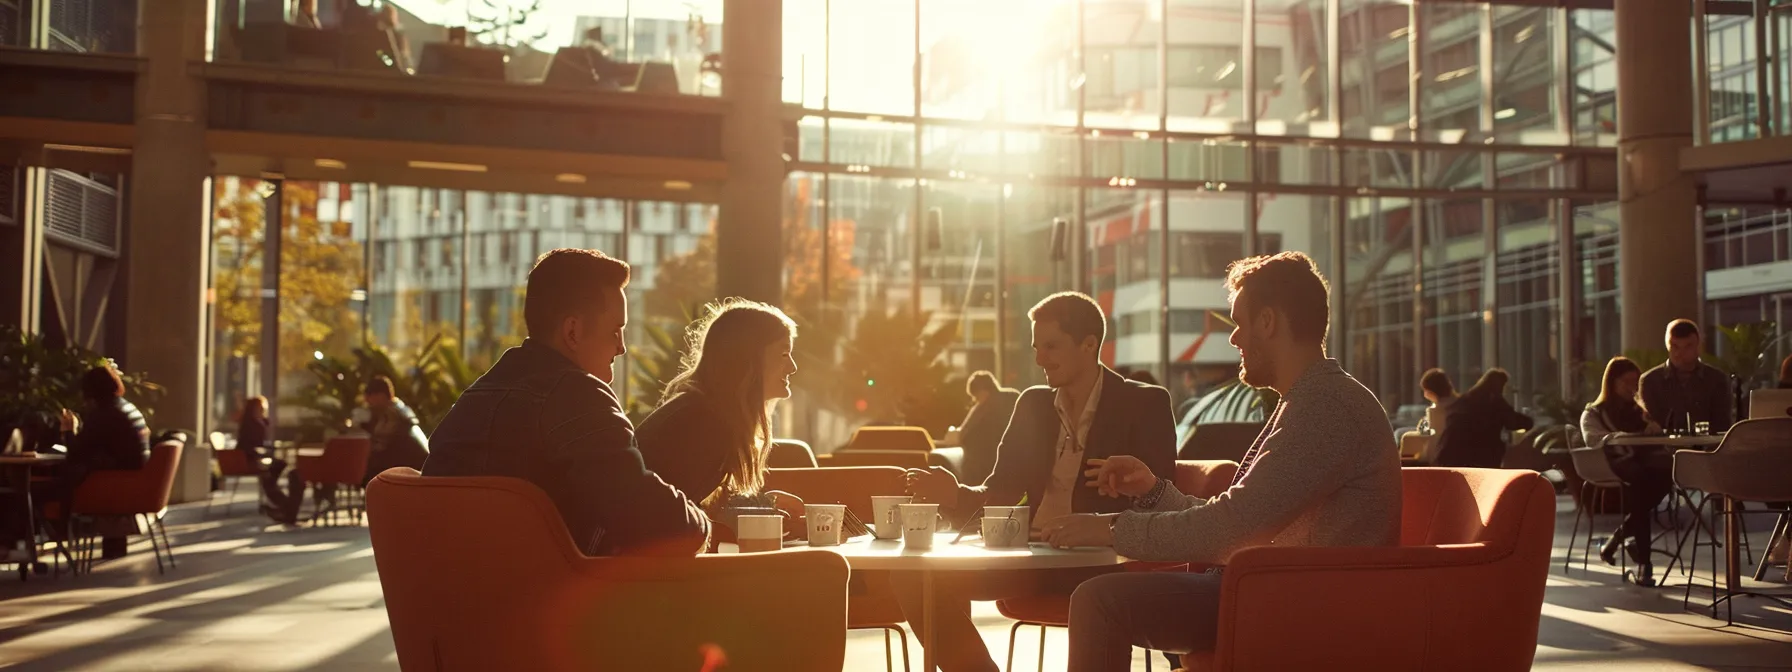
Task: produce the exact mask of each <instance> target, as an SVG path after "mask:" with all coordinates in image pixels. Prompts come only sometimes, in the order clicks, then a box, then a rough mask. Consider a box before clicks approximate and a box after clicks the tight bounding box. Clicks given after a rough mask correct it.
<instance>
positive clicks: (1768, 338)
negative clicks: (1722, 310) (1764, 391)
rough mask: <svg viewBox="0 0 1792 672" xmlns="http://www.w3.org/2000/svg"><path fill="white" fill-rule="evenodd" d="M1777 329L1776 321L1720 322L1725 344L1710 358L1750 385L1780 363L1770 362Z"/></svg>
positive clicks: (1719, 327)
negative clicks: (1726, 323) (1769, 356)
mask: <svg viewBox="0 0 1792 672" xmlns="http://www.w3.org/2000/svg"><path fill="white" fill-rule="evenodd" d="M1774 330H1775V325H1774V323H1772V322H1745V323H1741V324H1733V325H1727V326H1726V325H1718V327H1717V332H1718V335H1719V336H1720V337H1721V338H1722V341H1721V342H1722V343H1723V346H1724V347H1723V348H1721V349H1720V350H1719V351H1718V352H1717V354H1715V355H1711V356H1708V357H1707V358H1706V361H1707V362H1708V363H1710V364H1711V365H1712V366H1715V367H1717V368H1718V370H1720V371H1723V372H1724V373H1728V374H1730V375H1731V376H1732V377H1734V378H1735V379H1736V380H1737V381H1739V382H1741V383H1742V384H1743V385H1744V386H1747V385H1748V384H1749V383H1750V382H1752V381H1753V380H1754V379H1755V378H1757V377H1759V376H1761V375H1763V374H1766V373H1768V372H1769V371H1771V369H1772V364H1777V362H1769V361H1768V357H1767V354H1768V353H1769V352H1771V351H1772V345H1773V343H1774ZM1773 373H1774V374H1777V373H1778V372H1777V371H1774V372H1773Z"/></svg>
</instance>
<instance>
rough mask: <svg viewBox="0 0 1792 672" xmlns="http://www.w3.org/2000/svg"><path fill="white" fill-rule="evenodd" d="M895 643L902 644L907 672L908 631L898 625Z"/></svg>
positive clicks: (904, 669) (904, 667)
mask: <svg viewBox="0 0 1792 672" xmlns="http://www.w3.org/2000/svg"><path fill="white" fill-rule="evenodd" d="M896 641H897V642H899V643H901V644H902V672H908V631H906V630H903V629H902V626H900V625H898V626H896ZM1009 645H1010V646H1012V645H1013V642H1012V641H1010V642H1009ZM930 672H931V671H930Z"/></svg>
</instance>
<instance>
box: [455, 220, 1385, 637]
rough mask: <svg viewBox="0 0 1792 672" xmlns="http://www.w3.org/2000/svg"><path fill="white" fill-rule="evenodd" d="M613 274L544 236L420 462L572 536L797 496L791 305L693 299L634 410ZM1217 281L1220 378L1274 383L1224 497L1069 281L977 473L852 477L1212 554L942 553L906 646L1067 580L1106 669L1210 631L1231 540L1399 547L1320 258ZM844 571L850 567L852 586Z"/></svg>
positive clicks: (1149, 544)
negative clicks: (1227, 366) (519, 482)
mask: <svg viewBox="0 0 1792 672" xmlns="http://www.w3.org/2000/svg"><path fill="white" fill-rule="evenodd" d="M628 280H629V266H628V265H627V264H626V263H624V262H621V261H618V260H616V259H613V258H611V257H608V256H606V255H604V254H603V253H601V252H597V251H594V250H581V249H558V250H553V251H550V252H548V253H546V254H544V255H542V256H541V257H540V258H539V259H538V260H537V262H536V264H535V266H534V267H533V269H532V270H531V271H530V273H529V279H528V287H527V294H526V296H525V300H524V321H525V322H526V324H527V328H528V332H529V338H528V339H527V340H526V341H525V342H524V343H523V344H522V345H521V346H518V347H516V348H512V349H511V350H509V351H507V352H505V353H504V355H503V356H502V357H501V358H500V359H499V360H498V362H497V363H496V364H495V365H494V366H493V367H492V368H491V370H490V371H489V372H487V373H486V374H485V375H484V376H483V377H481V378H480V379H479V380H478V381H477V382H475V383H474V384H473V385H472V386H471V387H470V388H468V389H467V390H466V392H465V393H463V394H462V396H461V397H460V399H459V400H458V402H457V403H456V404H455V405H454V407H453V408H452V409H451V410H450V411H449V412H448V414H447V416H446V417H445V418H444V419H443V420H442V422H441V424H440V425H439V426H438V427H437V429H436V430H435V432H434V433H433V434H432V435H431V437H430V444H431V452H430V455H429V458H428V460H427V462H426V463H425V464H424V467H423V469H422V474H423V476H424V477H425V478H430V477H465V476H504V477H514V478H519V479H523V480H526V481H528V482H531V483H533V484H535V485H537V486H539V487H540V488H541V489H542V490H543V491H544V492H545V493H546V494H547V496H548V497H549V498H550V499H551V500H552V501H553V502H554V503H555V505H556V507H557V508H558V510H559V513H560V515H561V517H562V519H563V520H564V522H565V523H566V527H567V530H568V532H569V533H570V535H571V538H572V540H573V541H574V543H575V544H576V545H577V546H578V547H579V548H580V549H581V550H582V551H583V552H584V553H586V554H589V555H641V554H646V555H653V554H666V555H680V554H683V555H688V554H696V553H703V552H706V551H711V550H714V548H715V542H717V541H719V540H725V539H726V538H727V537H729V536H730V535H731V534H732V532H731V531H730V530H728V529H726V527H725V526H724V525H723V524H722V523H720V522H712V521H727V520H730V518H729V517H728V515H727V512H728V511H729V510H730V509H740V508H756V507H767V506H769V507H775V508H777V509H779V510H782V511H786V512H788V513H789V515H791V516H793V517H794V516H800V515H802V514H801V512H802V510H803V508H804V507H803V502H802V501H801V500H800V499H798V498H797V497H795V496H793V495H791V494H788V493H784V492H776V491H766V490H765V488H764V487H763V485H764V483H765V477H766V451H767V449H768V448H769V446H770V444H771V439H772V430H771V422H770V416H771V412H772V409H773V405H774V404H775V402H776V401H778V400H779V399H783V398H786V397H788V396H790V376H791V375H792V374H794V373H795V372H796V371H797V365H796V362H795V360H794V358H793V356H792V348H793V344H794V339H795V338H796V337H797V333H796V326H795V324H794V323H793V322H792V321H791V320H790V319H789V318H788V317H786V316H785V315H784V314H783V313H782V312H780V311H779V310H778V309H777V308H774V307H772V306H769V305H765V304H762V303H756V302H751V301H745V300H740V299H731V300H727V301H722V302H720V303H717V304H714V305H711V306H709V307H708V309H707V310H706V312H705V314H704V315H703V316H702V317H701V318H699V320H698V321H697V322H696V323H695V324H694V325H692V327H691V329H690V330H689V344H688V351H687V352H686V355H685V358H684V361H683V367H682V370H681V371H680V373H679V374H678V375H677V377H676V378H675V379H674V380H673V381H672V382H671V383H670V384H669V385H668V386H667V388H666V391H665V394H664V396H663V398H662V400H661V402H660V405H659V407H658V408H657V410H655V411H654V412H653V413H652V415H650V416H649V417H647V418H646V419H645V420H644V421H642V423H641V425H640V426H639V427H638V428H637V427H634V426H633V425H632V424H631V423H630V421H629V419H628V417H627V416H626V415H625V414H624V412H623V409H622V405H621V403H620V401H619V400H618V398H617V396H616V393H615V392H614V391H613V389H612V388H611V386H610V381H611V377H612V372H611V363H612V361H613V360H614V359H615V358H616V357H619V356H622V355H623V354H625V352H626V350H625V345H624V342H623V333H624V327H625V326H626V323H627V316H628V314H629V311H628V304H627V297H626V295H625V293H624V291H623V288H624V286H625V285H626V284H627V283H628ZM1227 287H1228V289H1229V295H1230V303H1231V317H1232V319H1233V320H1234V321H1235V322H1236V323H1237V325H1238V327H1237V329H1236V330H1235V331H1234V332H1233V334H1232V336H1231V343H1232V345H1233V346H1235V347H1236V348H1238V350H1239V352H1240V355H1241V358H1242V360H1243V365H1242V369H1241V372H1240V374H1239V375H1240V376H1241V378H1242V379H1243V380H1244V382H1246V383H1248V384H1250V385H1254V386H1258V387H1268V388H1272V389H1274V390H1276V391H1277V392H1278V393H1280V395H1281V400H1282V401H1281V402H1280V404H1278V405H1277V407H1276V409H1275V411H1274V413H1273V414H1272V416H1271V418H1270V420H1269V422H1268V424H1267V426H1266V428H1265V429H1264V431H1263V433H1262V434H1261V436H1259V437H1258V439H1257V440H1256V442H1255V444H1254V445H1253V446H1252V447H1251V448H1250V450H1249V452H1248V454H1247V455H1246V456H1245V457H1244V459H1243V460H1242V464H1241V465H1240V468H1239V470H1238V472H1237V476H1236V478H1235V479H1234V481H1233V482H1232V484H1231V487H1230V488H1229V489H1228V490H1226V491H1225V492H1224V493H1223V494H1221V495H1219V496H1217V497H1214V498H1212V499H1203V498H1195V497H1190V496H1188V495H1186V494H1184V493H1181V492H1179V491H1177V489H1176V487H1175V485H1174V484H1173V483H1172V475H1173V471H1174V464H1175V463H1174V460H1175V450H1176V446H1175V421H1174V419H1173V417H1172V409H1171V402H1170V397H1169V394H1168V392H1166V391H1165V390H1164V389H1163V388H1161V387H1157V386H1153V385H1147V384H1144V383H1140V382H1136V381H1130V380H1127V379H1125V378H1123V377H1121V376H1120V375H1118V374H1116V373H1115V372H1113V371H1112V370H1110V369H1108V368H1107V367H1105V366H1103V365H1102V364H1101V362H1100V352H1101V343H1102V340H1103V339H1104V338H1105V336H1106V333H1105V325H1106V319H1105V317H1104V316H1103V314H1102V311H1101V309H1100V307H1099V306H1097V305H1096V303H1095V302H1094V301H1093V300H1091V299H1090V298H1089V297H1088V296H1086V295H1083V294H1079V293H1070V292H1066V293H1059V294H1054V295H1052V296H1050V297H1047V298H1046V299H1044V300H1043V301H1040V302H1039V303H1038V304H1037V305H1035V306H1034V307H1033V308H1032V309H1031V310H1030V311H1029V313H1028V315H1029V317H1030V318H1031V321H1032V346H1033V352H1034V363H1035V364H1036V365H1037V366H1038V367H1039V368H1040V369H1041V370H1042V371H1043V372H1044V374H1045V378H1046V380H1047V385H1045V386H1040V387H1034V388H1031V389H1028V390H1025V391H1024V392H1023V393H1022V394H1021V395H1020V398H1019V399H1018V400H1017V401H1016V403H1015V405H1014V410H1013V412H1012V415H1011V417H1010V418H1008V419H1007V423H1006V425H1007V428H1006V430H1005V431H1004V433H1003V435H1002V438H1001V442H1000V446H999V448H998V453H997V457H996V460H995V464H994V466H993V468H992V470H991V472H990V474H989V475H988V477H987V478H984V479H981V480H980V481H978V482H961V481H960V480H959V479H958V477H957V476H955V475H954V474H953V473H952V472H951V471H947V470H945V469H939V468H932V469H927V470H911V471H909V472H908V474H907V477H906V484H907V489H908V490H909V492H907V493H870V494H876V495H903V494H907V495H911V496H913V497H914V499H915V500H916V501H917V502H920V503H933V504H938V505H940V506H941V509H942V512H943V513H945V514H946V515H947V517H948V519H951V520H958V521H963V520H965V519H967V518H969V517H970V516H971V515H973V514H974V513H975V512H977V511H979V510H981V509H982V507H984V506H994V505H1027V506H1030V507H1031V508H1032V509H1033V511H1032V515H1031V517H1030V518H1031V520H1032V521H1034V522H1033V524H1032V526H1033V528H1034V534H1035V536H1036V538H1038V539H1040V540H1042V541H1043V542H1045V543H1048V544H1050V545H1052V546H1055V547H1062V548H1072V547H1112V548H1113V549H1114V550H1115V551H1116V552H1117V553H1118V554H1119V555H1121V556H1124V557H1126V558H1129V559H1134V560H1156V561H1176V562H1187V563H1200V564H1202V565H1207V566H1213V567H1217V568H1218V569H1213V570H1209V571H1205V572H1127V571H1123V569H1122V568H1121V567H1118V566H1110V567H1101V568H1082V569H1050V570H1046V569H1040V570H1017V571H1004V572H953V573H947V574H945V575H942V576H941V577H939V578H938V580H937V581H936V583H935V585H934V595H935V600H936V601H935V608H934V610H933V614H934V618H935V619H936V622H935V623H933V624H931V625H932V627H925V628H924V627H916V628H915V630H916V631H917V632H932V633H934V636H933V641H926V640H925V639H924V641H923V642H922V644H923V646H926V647H928V648H929V650H930V652H931V653H932V654H933V656H934V657H935V658H936V659H937V660H938V661H939V664H940V666H941V667H942V668H943V669H947V670H993V669H996V666H995V662H994V661H993V660H992V659H991V657H990V655H989V652H988V651H987V650H986V649H985V647H984V645H983V642H982V639H981V637H980V636H979V635H978V633H977V631H976V629H975V627H973V624H972V622H971V620H970V601H972V600H992V599H1001V598H1010V597H1022V596H1029V595H1049V594H1058V595H1070V596H1071V614H1070V621H1071V623H1070V657H1071V660H1070V667H1071V669H1077V670H1111V669H1126V668H1127V666H1128V664H1129V662H1130V661H1131V659H1132V650H1133V647H1134V646H1135V645H1138V646H1145V647H1148V648H1151V649H1155V650H1159V651H1165V652H1174V653H1185V652H1193V651H1203V650H1208V649H1210V648H1211V647H1212V646H1213V642H1214V640H1215V638H1216V636H1217V630H1218V623H1219V593H1220V579H1221V575H1220V572H1222V571H1224V570H1223V566H1224V565H1225V562H1226V559H1227V558H1228V557H1229V556H1230V555H1231V554H1232V553H1234V552H1235V551H1237V550H1239V549H1242V548H1245V547H1248V546H1255V545H1262V544H1277V545H1294V546H1375V545H1394V544H1396V543H1398V540H1399V529H1400V511H1401V485H1400V484H1401V479H1400V461H1399V456H1398V453H1397V451H1396V450H1395V446H1394V440H1393V434H1392V432H1391V431H1389V426H1388V420H1387V416H1386V415H1385V414H1384V411H1383V408H1382V406H1381V404H1380V402H1379V401H1377V400H1376V398H1375V395H1374V394H1373V393H1371V392H1370V391H1369V390H1368V389H1367V388H1365V387H1364V386H1363V385H1361V384H1360V383H1358V382H1357V380H1356V379H1355V378H1353V377H1352V376H1351V375H1350V374H1349V373H1346V372H1345V371H1344V370H1343V369H1342V368H1341V367H1340V366H1339V364H1338V362H1337V361H1336V360H1333V359H1330V358H1328V357H1327V356H1326V351H1325V345H1324V344H1325V341H1326V333H1327V330H1328V328H1329V325H1328V319H1329V314H1330V311H1329V301H1330V288H1329V286H1328V284H1327V282H1326V280H1325V278H1324V277H1323V276H1321V274H1320V273H1319V271H1318V269H1317V267H1316V266H1315V265H1314V263H1313V261H1312V260H1311V259H1310V258H1308V257H1306V256H1305V255H1303V254H1300V253H1295V252H1285V253H1281V254H1277V255H1272V256H1262V257H1253V258H1249V259H1244V260H1240V261H1238V262H1235V263H1233V264H1232V265H1231V267H1230V270H1229V272H1228V278H1227ZM790 527H793V528H801V527H803V526H802V525H792V526H790ZM861 581H862V577H860V576H857V575H855V577H854V579H853V583H860V582H861ZM890 581H891V582H892V584H893V588H894V589H895V591H896V593H897V594H898V596H899V600H900V601H901V602H902V606H903V609H904V612H905V614H906V615H907V616H908V618H909V621H910V624H911V625H919V623H917V619H920V618H921V613H922V611H921V608H920V607H921V598H920V595H919V589H918V586H917V584H918V580H915V579H913V578H912V577H906V576H903V575H902V573H901V572H894V573H892V575H891V577H890ZM862 590H863V586H862V585H860V586H857V587H849V596H850V595H851V594H858V593H861V592H862ZM849 599H850V597H849Z"/></svg>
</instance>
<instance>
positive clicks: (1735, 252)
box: [1705, 210, 1792, 271]
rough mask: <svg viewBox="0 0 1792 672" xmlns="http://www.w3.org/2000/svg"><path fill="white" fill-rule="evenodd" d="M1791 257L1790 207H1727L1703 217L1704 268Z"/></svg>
mask: <svg viewBox="0 0 1792 672" xmlns="http://www.w3.org/2000/svg"><path fill="white" fill-rule="evenodd" d="M1787 260H1792V210H1771V211H1766V212H1762V211H1759V210H1755V211H1730V212H1720V213H1715V214H1712V215H1708V216H1707V218H1706V220H1705V268H1706V270H1713V271H1715V270H1719V269H1725V268H1738V267H1742V266H1755V265H1759V264H1771V263H1774V262H1779V261H1787Z"/></svg>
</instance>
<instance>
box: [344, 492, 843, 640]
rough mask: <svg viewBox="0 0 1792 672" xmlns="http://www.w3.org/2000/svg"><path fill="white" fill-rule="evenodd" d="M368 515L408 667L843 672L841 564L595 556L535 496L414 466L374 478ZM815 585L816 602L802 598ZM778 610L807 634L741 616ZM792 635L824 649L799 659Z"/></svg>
mask: <svg viewBox="0 0 1792 672" xmlns="http://www.w3.org/2000/svg"><path fill="white" fill-rule="evenodd" d="M367 509H368V511H367V512H368V523H369V528H370V533H371V536H372V538H373V550H374V563H375V565H376V566H377V567H378V569H379V577H380V587H381V589H382V590H383V591H384V593H385V598H386V613H387V616H388V617H389V620H390V622H391V626H392V639H393V642H394V643H395V644H396V645H397V650H398V651H397V652H398V662H399V665H400V666H402V667H404V669H406V670H443V669H449V670H456V669H459V670H498V669H507V670H590V669H667V670H697V669H700V668H701V667H702V661H703V660H704V658H705V655H706V653H705V652H706V651H708V650H712V649H713V650H719V651H721V652H723V653H724V655H726V656H727V658H728V659H729V661H730V662H731V664H732V665H733V666H731V667H730V668H729V669H737V668H740V669H774V668H773V666H772V664H771V663H769V662H768V661H776V660H794V661H796V663H795V664H796V665H798V666H813V669H823V668H825V667H828V666H831V667H832V668H833V669H838V668H839V667H840V665H841V661H842V658H841V657H842V656H844V652H845V650H844V645H845V640H844V635H843V634H841V635H838V636H837V637H836V636H834V635H833V633H835V632H840V633H843V632H844V629H845V607H846V604H845V598H846V595H845V580H846V565H845V562H844V561H843V560H841V559H840V558H839V556H837V555H834V554H831V553H826V552H823V551H797V552H785V553H767V554H754V555H730V556H704V557H698V558H692V557H689V556H684V557H628V558H588V557H585V556H584V555H583V554H581V553H579V551H578V549H577V548H575V547H574V546H573V543H572V538H571V536H570V535H569V534H568V532H567V531H566V525H565V523H563V522H562V520H561V518H560V514H559V512H558V510H556V509H555V507H554V504H553V502H551V501H550V500H549V499H548V498H547V495H546V494H544V493H543V492H542V491H541V490H540V489H539V488H537V487H535V486H534V485H532V484H530V483H527V482H525V481H522V480H519V479H511V478H497V477H480V478H436V477H422V476H419V475H417V472H416V471H415V470H412V469H409V468H405V467H399V468H394V469H390V470H387V471H386V472H384V473H382V474H380V475H379V476H377V477H375V478H374V480H373V481H372V482H371V483H370V484H369V485H368V488H367ZM773 570H780V571H786V572H788V573H790V574H797V575H803V576H806V577H807V578H806V580H805V581H804V582H803V583H800V584H797V585H795V586H792V585H790V584H789V582H788V580H787V579H786V578H784V575H775V572H773ZM780 581H785V582H784V583H782V584H780V583H779V582H780ZM835 583H837V585H834V584H835ZM768 584H770V585H769V587H768ZM817 586H819V592H818V593H815V594H819V595H821V596H822V597H821V599H820V602H817V601H816V598H815V597H814V595H813V594H810V593H805V592H803V591H805V590H809V591H811V592H812V593H813V592H815V590H816V589H817ZM767 590H775V591H778V593H779V594H785V595H789V596H790V597H789V598H788V600H787V601H786V602H784V603H782V604H774V602H775V600H773V599H771V598H770V597H768V596H767V595H766V594H765V593H766V591H767ZM779 608H784V609H789V610H791V612H792V613H793V614H796V615H797V616H799V618H796V619H795V620H798V621H802V622H800V623H795V624H780V623H777V621H779V619H764V621H771V623H767V622H764V621H760V620H755V619H752V618H750V617H748V616H747V615H746V614H745V613H743V609H745V610H748V611H756V612H766V613H770V610H776V609H779ZM817 614H820V615H819V616H818V615H817ZM830 615H831V616H833V617H834V618H833V619H831V620H830V619H829V618H828V616H830ZM780 628H782V630H781V629H780ZM796 629H800V632H801V634H803V635H807V636H809V637H810V639H809V640H808V641H812V642H814V643H815V647H816V648H815V650H808V649H803V648H801V647H797V648H794V649H793V648H792V638H791V636H790V633H789V632H786V631H789V630H796ZM831 637H832V639H830V638H831ZM834 646H838V649H837V650H832V649H831V647H834ZM775 647H782V650H767V649H768V648H775Z"/></svg>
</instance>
